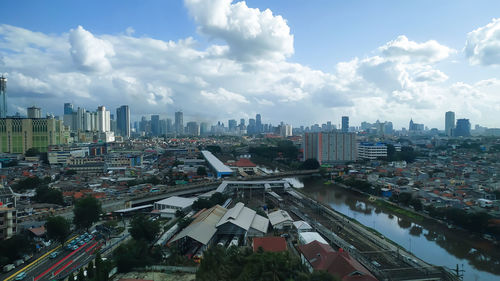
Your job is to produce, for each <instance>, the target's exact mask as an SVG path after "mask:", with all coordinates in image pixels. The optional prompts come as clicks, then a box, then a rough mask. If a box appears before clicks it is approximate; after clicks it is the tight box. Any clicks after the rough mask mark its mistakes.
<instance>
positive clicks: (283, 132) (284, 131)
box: [280, 124, 292, 138]
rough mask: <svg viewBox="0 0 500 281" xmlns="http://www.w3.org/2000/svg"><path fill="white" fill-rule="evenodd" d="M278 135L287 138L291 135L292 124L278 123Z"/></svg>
mask: <svg viewBox="0 0 500 281" xmlns="http://www.w3.org/2000/svg"><path fill="white" fill-rule="evenodd" d="M280 136H281V137H282V138H287V137H291V136H292V125H288V124H283V125H280Z"/></svg>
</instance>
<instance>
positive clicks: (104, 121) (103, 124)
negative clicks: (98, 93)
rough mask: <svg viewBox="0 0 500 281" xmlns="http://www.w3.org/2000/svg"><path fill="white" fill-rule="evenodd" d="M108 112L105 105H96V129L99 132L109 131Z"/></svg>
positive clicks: (109, 118)
mask: <svg viewBox="0 0 500 281" xmlns="http://www.w3.org/2000/svg"><path fill="white" fill-rule="evenodd" d="M110 120H111V117H110V114H109V111H107V110H106V107H105V106H99V107H97V130H98V131H99V132H109V131H110V130H111V125H110Z"/></svg>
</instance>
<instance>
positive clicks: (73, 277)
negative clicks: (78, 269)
mask: <svg viewBox="0 0 500 281" xmlns="http://www.w3.org/2000/svg"><path fill="white" fill-rule="evenodd" d="M68 281H75V276H74V275H73V272H71V273H70V274H69V275H68Z"/></svg>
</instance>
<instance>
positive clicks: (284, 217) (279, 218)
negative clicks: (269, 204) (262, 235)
mask: <svg viewBox="0 0 500 281" xmlns="http://www.w3.org/2000/svg"><path fill="white" fill-rule="evenodd" d="M267 216H268V217H269V221H271V224H272V225H273V226H274V225H277V224H280V223H282V222H285V221H289V222H293V219H292V217H290V215H289V214H288V212H287V211H285V210H278V211H274V212H272V213H269V214H268V215H267Z"/></svg>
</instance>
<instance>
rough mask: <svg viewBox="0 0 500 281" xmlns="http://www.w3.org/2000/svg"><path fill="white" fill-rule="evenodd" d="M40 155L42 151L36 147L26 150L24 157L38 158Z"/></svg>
mask: <svg viewBox="0 0 500 281" xmlns="http://www.w3.org/2000/svg"><path fill="white" fill-rule="evenodd" d="M38 155H40V151H39V150H38V149H36V148H34V147H32V148H30V149H28V150H26V152H25V153H24V156H26V157H33V156H38Z"/></svg>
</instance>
